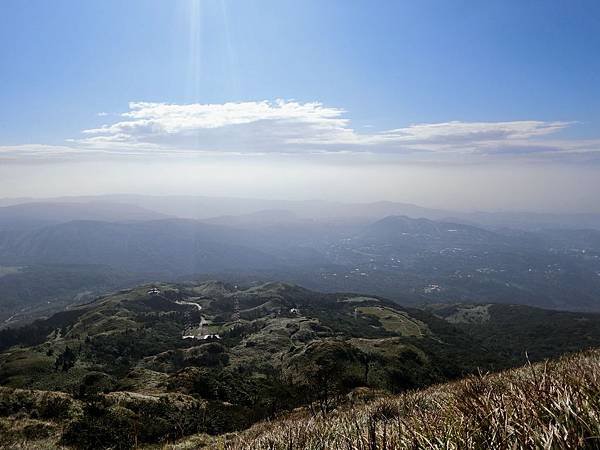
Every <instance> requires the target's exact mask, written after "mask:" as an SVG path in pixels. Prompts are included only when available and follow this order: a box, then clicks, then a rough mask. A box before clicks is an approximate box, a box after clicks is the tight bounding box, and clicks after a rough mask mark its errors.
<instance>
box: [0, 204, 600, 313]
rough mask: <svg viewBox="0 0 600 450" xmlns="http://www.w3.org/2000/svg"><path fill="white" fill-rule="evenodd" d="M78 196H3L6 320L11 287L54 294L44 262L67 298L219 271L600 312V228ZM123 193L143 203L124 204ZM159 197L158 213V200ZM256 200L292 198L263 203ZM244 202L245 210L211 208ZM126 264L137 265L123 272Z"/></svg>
mask: <svg viewBox="0 0 600 450" xmlns="http://www.w3.org/2000/svg"><path fill="white" fill-rule="evenodd" d="M77 200H78V201H74V199H70V200H66V199H60V201H53V202H41V203H40V202H32V203H23V204H19V205H12V206H5V207H2V208H0V290H1V289H2V287H3V286H5V287H6V289H8V291H7V294H6V295H5V298H4V299H3V298H2V292H1V291H0V319H2V317H10V316H11V315H13V314H15V313H17V312H19V310H18V309H17V310H11V309H10V308H8V309H6V308H5V309H4V310H3V309H2V307H1V306H2V305H6V304H7V303H8V300H7V299H8V298H18V299H19V301H18V302H17V303H14V304H15V306H14V307H15V308H16V307H17V306H16V305H17V304H18V305H19V308H23V307H25V306H27V305H28V304H30V303H31V304H34V303H39V302H43V301H45V299H44V298H42V297H40V296H36V295H34V294H33V293H34V292H44V291H45V289H40V288H36V289H31V290H30V291H27V290H26V289H25V288H24V286H25V283H24V281H23V280H25V279H27V282H28V283H32V282H33V281H34V278H33V274H39V276H40V283H42V282H43V281H42V280H44V279H47V276H46V275H42V274H47V273H52V274H53V276H54V277H58V279H61V280H64V285H63V288H62V289H59V291H60V292H62V293H63V294H62V297H61V300H60V302H59V303H60V304H64V303H63V302H68V298H67V297H65V296H68V295H73V296H76V295H78V293H80V292H84V291H86V290H91V291H93V292H98V291H101V290H102V289H105V288H106V287H108V286H115V284H113V283H105V282H104V281H102V282H100V281H99V280H115V281H117V278H118V283H125V282H126V280H128V279H129V280H132V281H133V280H136V281H141V280H152V279H166V280H177V279H198V278H202V279H206V278H211V277H218V278H223V279H228V280H232V281H235V280H236V279H237V280H261V281H268V280H274V279H280V280H286V281H289V282H293V283H299V284H303V285H305V286H307V287H309V288H313V289H319V290H324V291H353V292H365V293H375V294H379V295H383V296H386V297H389V298H392V299H394V300H396V301H398V302H399V303H403V304H411V305H426V304H431V303H443V302H455V301H460V302H495V303H498V302H500V303H521V304H527V305H533V306H541V307H548V308H554V309H567V310H589V311H599V310H600V298H599V297H598V292H600V231H598V230H595V229H592V228H589V229H585V230H576V229H570V228H560V227H559V228H541V229H535V228H528V227H525V228H523V229H519V228H507V227H499V226H484V225H477V224H475V223H474V222H471V221H466V220H465V221H461V220H460V219H459V218H455V219H454V220H450V219H446V220H443V219H437V220H432V219H429V218H425V217H417V218H415V217H409V216H408V215H387V216H384V217H379V215H381V214H384V213H385V212H386V211H389V210H398V209H402V208H404V209H411V208H412V210H411V211H412V212H413V213H415V214H417V213H418V214H421V213H423V214H424V213H428V214H430V215H436V214H437V215H440V216H441V215H442V213H441V212H435V211H434V210H425V209H423V208H418V207H413V206H411V205H401V204H393V203H383V202H382V203H378V204H370V205H367V206H364V205H362V206H353V205H343V204H334V203H327V202H267V203H269V204H268V205H267V204H265V203H264V202H262V203H261V201H258V200H256V201H250V202H249V203H247V202H246V203H245V201H242V200H235V199H229V200H224V201H223V203H222V204H221V206H220V209H219V208H217V207H216V206H215V205H216V204H217V203H218V202H217V201H216V200H214V199H206V198H201V197H189V198H188V197H174V198H169V197H165V198H159V197H142V196H128V197H118V196H110V197H101V198H78V199H77ZM125 200H128V201H134V200H135V201H138V202H139V203H140V204H133V205H132V204H126V203H121V202H122V201H125ZM169 202H171V203H170V207H171V209H170V210H169V208H167V206H168V205H169ZM186 202H187V203H186ZM201 204H202V205H203V206H202V207H200V205H201ZM161 205H162V207H163V210H161V211H160V212H155V210H154V209H152V208H156V210H158V209H160V208H157V207H159V206H161ZM184 205H187V206H188V209H187V211H188V215H189V216H194V215H196V216H208V217H207V218H205V219H203V220H197V219H188V218H181V217H173V216H172V215H173V213H175V212H177V211H176V210H179V209H181V208H183V206H184ZM194 205H195V206H194ZM258 206H271V207H273V208H275V207H277V206H278V207H284V206H285V207H286V208H284V209H277V208H275V209H273V208H271V209H262V210H256V211H254V210H253V208H256V207H258ZM317 207H318V208H320V209H319V211H320V212H319V214H317V213H316V212H315V211H317V210H316V209H315V208H317ZM293 208H296V209H293ZM311 208H312V209H311ZM361 208H362V209H361ZM415 208H416V209H415ZM233 210H237V211H238V212H239V211H240V210H244V212H243V213H240V214H238V215H232V214H228V215H213V214H214V213H216V212H221V213H225V212H229V213H231V212H232V211H233ZM310 211H312V212H310ZM309 212H310V214H312V215H310V214H309ZM326 213H327V214H326ZM170 214H171V215H170ZM351 214H354V215H351ZM536 217H538V216H536ZM67 266H70V267H71V268H69V269H68V270H67V269H65V270H66V272H61V270H63V269H61V267H67ZM73 266H82V267H84V266H85V267H91V266H94V267H102V268H103V269H101V270H100V272H101V273H102V275H100V274H98V275H99V276H96V275H94V276H91V277H88V278H87V279H88V280H89V283H84V284H81V283H75V282H74V278H73V277H72V276H71V273H72V272H71V271H72V267H73ZM2 267H6V270H2ZM15 267H17V268H19V267H25V268H28V269H27V271H23V270H15V269H14V268H15ZM94 270H96V269H94ZM114 271H120V272H121V273H123V274H127V276H125V277H117V278H115V277H114V273H115V272H114ZM96 272H97V270H96ZM59 273H63V275H64V276H60V275H58V274H59ZM93 280H98V281H97V282H94V281H93ZM53 286H56V284H55V283H53ZM28 292H29V293H28ZM2 311H4V312H2ZM3 314H5V316H3Z"/></svg>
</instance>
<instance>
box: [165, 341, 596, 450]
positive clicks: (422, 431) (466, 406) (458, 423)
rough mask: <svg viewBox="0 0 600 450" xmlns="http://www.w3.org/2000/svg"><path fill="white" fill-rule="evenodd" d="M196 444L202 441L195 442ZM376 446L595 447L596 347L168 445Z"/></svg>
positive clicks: (310, 449) (365, 449)
mask: <svg viewBox="0 0 600 450" xmlns="http://www.w3.org/2000/svg"><path fill="white" fill-rule="evenodd" d="M200 442H202V443H201V444H200ZM204 445H206V446H207V448H214V449H228V450H237V449H257V450H259V449H269V450H275V449H285V450H296V449H297V450H301V449H307V450H317V449H323V450H325V449H346V450H378V449H402V448H407V449H417V448H419V449H420V448H428V449H484V448H485V449H487V448H492V449H517V448H540V449H572V448H600V351H599V350H590V351H587V352H583V353H580V354H577V355H573V356H567V357H563V358H561V359H558V360H555V361H550V362H547V363H542V364H536V365H530V366H526V367H522V368H519V369H514V370H509V371H506V372H502V373H499V374H483V375H479V376H471V377H468V378H466V379H464V380H461V381H457V382H454V383H448V384H444V385H440V386H434V387H431V388H429V389H425V390H421V391H415V392H409V393H406V394H403V395H400V396H395V397H386V398H382V399H378V400H375V401H372V402H369V403H367V404H363V405H355V406H353V407H349V408H345V409H343V410H340V411H337V412H334V413H331V414H329V415H327V416H317V417H312V416H309V415H302V416H301V417H297V416H296V417H289V418H287V419H281V420H277V421H273V422H264V423H260V424H257V425H255V426H253V427H252V428H250V429H248V430H246V431H244V432H242V433H239V434H237V435H233V436H230V437H221V438H218V439H216V440H215V441H213V443H212V444H211V443H206V441H199V440H196V441H195V442H194V440H193V439H192V440H188V441H183V442H181V443H180V444H178V445H175V446H173V447H171V448H180V449H183V448H199V447H203V446H204Z"/></svg>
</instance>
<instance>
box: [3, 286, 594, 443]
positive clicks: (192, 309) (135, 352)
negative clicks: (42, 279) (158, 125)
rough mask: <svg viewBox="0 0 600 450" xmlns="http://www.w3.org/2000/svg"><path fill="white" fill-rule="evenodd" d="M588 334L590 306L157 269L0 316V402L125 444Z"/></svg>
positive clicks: (511, 363) (69, 437)
mask: <svg viewBox="0 0 600 450" xmlns="http://www.w3.org/2000/svg"><path fill="white" fill-rule="evenodd" d="M484 325H485V326H484ZM509 325H510V326H509ZM548 337H550V339H551V340H550V341H548V340H547V338H548ZM544 339H546V340H544ZM591 346H600V316H599V315H596V314H589V313H587V314H586V313H565V312H558V311H546V310H540V309H536V308H524V307H514V306H511V305H489V304H482V305H460V304H458V305H454V306H448V305H440V306H435V307H432V308H430V310H420V309H415V308H405V307H401V306H398V305H397V304H395V303H393V302H391V301H389V300H387V299H384V298H381V297H378V296H366V295H359V294H352V293H320V292H315V291H311V290H307V289H304V288H302V287H299V286H296V285H292V284H287V283H266V284H248V285H243V286H242V285H235V284H227V283H223V282H218V281H210V282H202V283H201V282H186V283H179V284H173V283H153V284H145V285H141V286H138V287H136V288H134V289H125V290H121V291H119V292H116V293H114V294H110V295H104V296H101V297H99V298H97V299H95V300H93V301H91V302H89V303H87V304H84V305H79V306H75V307H72V308H70V309H69V310H65V311H63V312H61V313H57V314H55V315H53V316H51V317H50V318H48V319H45V320H38V321H35V322H33V323H32V324H30V325H27V326H24V327H21V328H9V329H5V330H1V331H0V385H3V386H4V388H3V391H2V394H1V396H2V401H1V402H0V404H2V405H3V406H2V408H0V415H3V416H9V417H13V416H14V414H15V413H17V412H19V411H22V412H26V413H27V417H28V418H29V419H31V420H39V419H40V418H43V419H44V420H46V421H50V422H51V424H54V425H52V426H51V427H50V430H53V431H48V432H49V433H50V432H51V433H54V434H55V435H56V439H57V440H60V442H62V443H64V444H65V445H66V444H68V445H74V446H78V447H82V448H99V447H100V448H102V447H103V446H111V445H112V444H111V442H112V443H115V444H114V445H116V446H117V447H118V448H130V447H132V446H134V444H136V443H137V444H142V443H148V444H150V443H157V442H166V441H171V442H172V441H174V440H176V439H180V438H183V437H185V436H187V435H192V434H194V433H199V432H203V433H210V434H220V433H226V432H233V431H237V430H242V429H245V428H247V427H249V426H252V425H253V424H255V423H257V422H259V421H261V420H265V419H269V418H274V417H277V416H279V415H281V414H285V413H286V412H289V411H292V410H294V409H295V408H307V407H308V409H309V410H310V411H312V412H313V413H314V414H329V413H331V412H332V411H336V410H337V409H338V408H339V407H340V405H343V404H344V403H345V402H346V398H347V397H346V395H347V394H349V393H351V392H353V391H356V390H357V389H358V390H366V391H367V392H380V393H390V394H394V393H401V392H405V391H408V390H414V389H419V388H425V387H427V386H431V385H435V384H438V383H443V382H446V381H449V380H455V379H459V378H461V377H464V376H467V375H469V374H473V373H478V372H479V371H499V370H503V369H506V368H510V367H515V366H517V365H519V364H523V363H525V362H527V356H528V357H529V359H530V360H532V361H535V360H540V359H542V358H546V357H556V356H559V355H561V354H563V353H565V352H572V351H576V350H582V349H585V348H588V347H591ZM29 419H28V420H29ZM11 420H12V419H11ZM48 426H50V425H48ZM57 442H58V441H57ZM116 443H118V445H117V444H116ZM114 445H113V446H114Z"/></svg>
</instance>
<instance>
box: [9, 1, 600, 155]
mask: <svg viewBox="0 0 600 450" xmlns="http://www.w3.org/2000/svg"><path fill="white" fill-rule="evenodd" d="M598 30H600V3H599V2H597V1H566V0H565V1H560V0H557V1H507V0H504V1H489V2H480V1H451V2H449V1H428V0H420V1H412V2H408V1H406V2H405V1H378V2H368V1H357V0H332V1H322V0H305V1H292V0H287V1H286V0H278V1H272V0H261V1H229V0H127V1H122V0H119V1H117V0H102V1H79V0H53V1H51V2H50V1H45V0H28V1H22V0H3V1H2V2H1V3H0V82H1V84H0V105H1V107H0V156H2V155H4V159H5V160H6V161H16V160H20V161H21V162H22V161H23V160H25V161H27V160H29V159H32V160H33V159H35V160H36V161H40V160H44V159H45V158H51V157H52V155H54V154H55V153H57V154H59V155H60V156H61V158H65V157H67V156H65V155H67V154H68V158H72V159H77V158H79V157H80V155H89V154H92V153H93V154H95V155H96V156H98V155H99V154H109V153H110V154H123V153H124V154H127V155H129V156H131V155H140V157H145V155H147V154H151V155H161V157H164V156H165V155H166V156H168V155H169V153H170V152H171V153H173V154H178V153H182V152H183V153H187V154H189V152H190V151H197V152H198V153H202V154H205V156H206V157H208V158H210V157H212V156H214V155H217V156H218V155H219V154H220V153H230V154H231V153H243V154H246V153H252V154H257V155H260V154H262V153H268V154H270V155H273V154H275V153H278V152H279V151H281V153H283V154H303V155H306V154H310V153H323V152H325V153H329V152H331V153H339V152H348V153H359V154H361V155H362V156H360V157H361V158H364V154H365V153H369V154H379V155H383V156H384V157H385V158H388V159H389V158H392V159H393V157H398V158H399V159H400V160H401V161H405V162H406V161H411V162H415V161H420V162H423V161H425V162H431V161H433V160H435V161H436V162H441V163H444V164H456V163H459V164H460V163H463V162H476V163H481V162H482V161H483V159H482V158H481V155H482V154H483V155H485V161H486V163H487V161H488V160H489V161H492V162H491V164H495V163H496V162H495V161H496V158H497V157H500V158H503V161H505V160H507V159H510V158H514V159H516V160H518V161H521V160H522V159H523V155H525V156H527V159H534V160H536V161H538V162H539V161H548V162H558V163H560V164H566V163H585V164H588V163H590V162H595V161H597V160H598V159H600V156H599V155H600V148H599V142H600V136H599V134H600V133H599V132H598V130H600V58H598V54H600V32H598ZM277 99H283V100H284V103H283V106H282V104H280V103H277ZM131 102H136V103H134V104H131ZM264 102H268V103H267V104H266V106H265V103H264ZM194 104H195V105H198V108H190V107H189V106H190V105H194ZM226 104H229V105H230V106H229V107H223V106H222V105H226ZM164 105H171V106H172V107H171V108H170V109H169V110H165V108H164V107H163V106H164ZM202 105H204V106H206V105H213V106H215V105H216V107H214V108H208V109H207V108H206V107H203V106H202ZM219 105H221V106H219ZM232 105H233V106H232ZM311 105H312V106H311ZM99 113H100V114H99ZM123 114H127V115H126V116H123ZM232 116H233V117H234V119H233V120H232V121H231V122H227V121H226V120H225V121H223V120H224V119H223V118H224V117H225V118H230V117H232ZM180 119H181V123H177V124H175V125H174V121H178V120H180ZM148 123H151V124H152V126H151V128H152V130H151V131H149V125H148ZM307 123H308V124H309V125H308V126H307ZM415 124H417V125H418V126H417V128H413V127H412V126H414V125H415ZM424 124H426V126H425V125H424ZM157 129H160V130H161V131H160V133H158V132H157V131H156V130H157ZM86 130H87V131H86ZM215 130H216V131H215ZM273 130H275V131H273ZM315 130H316V131H315ZM257 136H260V138H257ZM282 136H283V137H282ZM300 136H302V139H300ZM234 141H235V142H234ZM31 146H34V147H31ZM54 147H56V148H54ZM40 149H41V150H40ZM211 155H212V156H211ZM432 155H435V156H434V157H432ZM440 155H442V156H440ZM472 155H476V156H475V157H473V156H472ZM490 155H492V156H490ZM499 155H501V156H499Z"/></svg>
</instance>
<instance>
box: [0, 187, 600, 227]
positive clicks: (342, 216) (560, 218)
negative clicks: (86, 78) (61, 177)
mask: <svg viewBox="0 0 600 450" xmlns="http://www.w3.org/2000/svg"><path fill="white" fill-rule="evenodd" d="M48 202H51V203H63V204H64V203H79V204H84V205H87V207H89V208H101V207H102V204H108V205H115V204H121V205H130V207H131V208H134V207H135V208H142V209H143V210H145V211H146V212H147V211H148V210H150V211H155V212H156V213H157V214H162V215H163V216H164V215H166V216H169V217H180V218H188V219H197V220H205V219H213V218H217V217H223V216H242V215H252V214H254V213H260V212H261V211H279V212H280V213H281V212H283V211H288V212H289V213H293V214H295V215H296V216H298V218H300V219H310V220H321V221H323V220H325V221H335V220H344V221H360V222H363V223H364V222H372V221H374V220H378V219H382V218H384V217H387V216H392V215H404V216H408V217H411V218H426V219H431V220H442V221H447V222H459V223H470V224H474V225H477V224H479V225H481V226H485V227H510V228H521V229H527V230H537V229H542V228H569V229H583V228H593V229H598V230H600V214H598V213H589V214H588V213H581V214H573V213H564V214H563V213H560V214H559V213H537V212H526V211H524V212H517V211H502V212H485V211H452V210H443V209H433V208H424V207H421V206H417V205H412V204H408V203H401V202H391V201H380V202H370V203H369V202H364V203H343V202H334V201H320V200H305V201H288V200H264V199H242V198H230V197H207V196H194V195H187V196H186V195H173V196H151V195H132V194H130V195H125V194H122V195H120V194H116V195H100V196H78V197H58V198H48V199H27V198H16V199H0V206H2V205H5V206H6V205H17V204H24V203H48ZM132 211H133V210H132ZM140 213H141V211H140ZM285 214H288V213H285ZM134 215H135V214H134ZM78 218H79V219H92V218H90V217H78ZM154 218H157V217H154ZM99 220H103V219H99ZM134 220H135V219H134Z"/></svg>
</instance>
